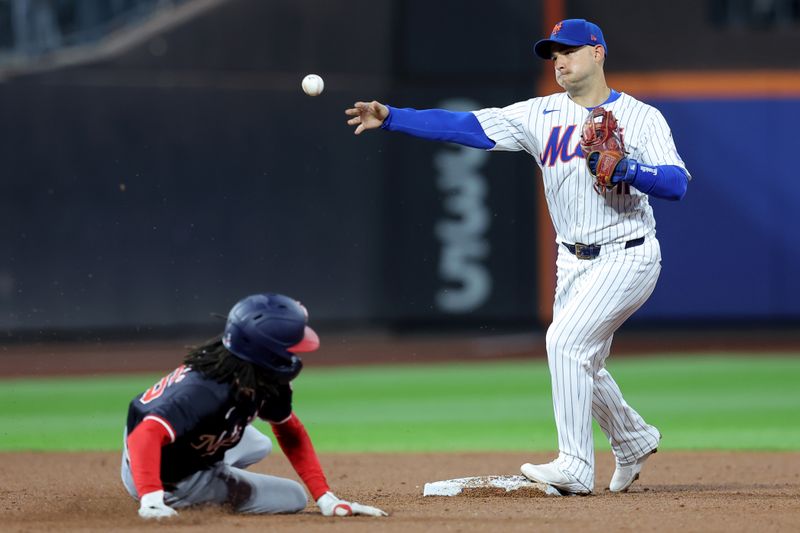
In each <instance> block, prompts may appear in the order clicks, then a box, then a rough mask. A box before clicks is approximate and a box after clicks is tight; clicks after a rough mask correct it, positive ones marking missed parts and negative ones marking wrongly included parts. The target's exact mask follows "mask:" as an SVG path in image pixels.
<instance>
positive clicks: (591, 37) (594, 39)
mask: <svg viewBox="0 0 800 533" xmlns="http://www.w3.org/2000/svg"><path fill="white" fill-rule="evenodd" d="M589 38H590V39H591V40H593V41H594V42H597V37H595V35H594V33H590V34H589Z"/></svg>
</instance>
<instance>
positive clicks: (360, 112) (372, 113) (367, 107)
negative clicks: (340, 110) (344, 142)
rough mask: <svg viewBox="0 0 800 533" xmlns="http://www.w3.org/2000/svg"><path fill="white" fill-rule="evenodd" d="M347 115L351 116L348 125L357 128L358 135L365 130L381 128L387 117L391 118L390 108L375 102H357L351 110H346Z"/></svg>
mask: <svg viewBox="0 0 800 533" xmlns="http://www.w3.org/2000/svg"><path fill="white" fill-rule="evenodd" d="M344 114H345V115H348V116H351V117H353V118H351V119H350V120H348V121H347V123H348V124H349V125H351V126H356V131H355V132H354V133H355V134H356V135H359V134H360V133H361V132H363V131H364V130H373V129H375V128H380V127H381V124H383V121H384V120H386V117H388V116H389V108H388V107H386V106H385V105H383V104H382V103H380V102H378V101H377V100H373V101H372V102H356V103H355V104H353V107H351V108H350V109H345V111H344Z"/></svg>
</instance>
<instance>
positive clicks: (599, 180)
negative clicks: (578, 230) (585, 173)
mask: <svg viewBox="0 0 800 533" xmlns="http://www.w3.org/2000/svg"><path fill="white" fill-rule="evenodd" d="M581 150H582V151H583V155H584V156H585V157H586V166H587V167H588V168H589V172H590V173H591V174H592V176H594V177H595V179H596V182H595V189H596V190H598V192H602V191H603V190H604V189H606V188H610V187H613V186H614V184H615V183H617V182H619V181H621V180H622V178H624V176H625V175H626V173H625V171H626V170H627V165H625V171H623V172H622V175H619V172H617V169H618V166H619V165H620V162H622V161H624V160H625V143H624V141H623V139H622V129H621V128H620V127H619V125H618V124H617V119H616V118H614V113H613V112H611V111H607V110H605V109H604V108H602V107H596V108H594V109H593V110H592V112H591V113H589V116H588V117H586V121H585V122H584V123H583V128H582V132H581ZM620 170H623V169H622V168H620ZM615 175H616V179H615Z"/></svg>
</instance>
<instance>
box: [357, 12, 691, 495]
mask: <svg viewBox="0 0 800 533" xmlns="http://www.w3.org/2000/svg"><path fill="white" fill-rule="evenodd" d="M534 51H535V53H536V55H538V56H539V57H541V58H543V59H546V60H551V61H552V62H553V66H554V69H555V76H556V81H557V82H558V84H559V85H560V86H561V87H563V88H564V89H565V92H562V93H558V94H553V95H550V96H545V97H541V98H532V99H530V100H527V101H524V102H519V103H516V104H512V105H510V106H508V107H504V108H489V109H481V110H478V111H474V112H471V113H461V112H451V111H445V110H441V109H430V110H421V111H420V110H415V109H398V108H393V107H389V106H385V105H383V104H381V103H380V102H377V101H372V102H356V103H355V105H354V107H353V108H351V109H348V110H346V111H345V113H346V114H347V115H349V116H350V117H352V118H350V119H349V120H348V124H350V125H353V126H356V130H355V133H356V134H360V133H362V132H363V131H365V130H368V129H374V128H382V129H387V130H390V131H401V132H404V133H407V134H410V135H414V136H417V137H422V138H426V139H432V140H439V141H449V142H456V143H459V144H463V145H466V146H471V147H475V148H482V149H486V150H507V151H519V150H524V151H526V152H528V153H529V154H530V155H531V156H533V158H534V159H535V160H536V162H537V163H538V165H539V167H540V168H541V169H542V175H543V179H544V190H545V195H546V197H547V204H548V208H549V211H550V217H551V220H552V222H553V226H554V227H555V230H556V234H557V241H558V259H557V269H558V281H557V286H556V294H555V304H554V307H553V322H552V324H551V325H550V327H549V329H548V330H547V354H548V362H549V366H550V375H551V382H552V392H553V408H554V412H555V419H556V427H557V429H558V447H559V455H558V458H557V459H555V460H554V461H552V462H550V463H547V464H541V465H533V464H529V463H526V464H524V465H522V467H521V470H522V473H523V474H524V475H525V476H527V477H528V478H530V479H532V480H534V481H538V482H542V483H546V484H549V485H551V486H553V487H555V488H557V489H558V490H559V491H560V492H561V493H563V494H589V493H591V492H592V491H593V490H594V442H593V435H592V418H594V419H595V420H597V422H598V423H599V425H600V427H601V428H602V430H603V432H604V433H605V434H606V436H607V437H608V439H609V442H610V443H611V448H612V450H613V453H614V456H615V459H616V463H617V467H616V470H615V472H614V475H613V477H612V479H611V482H610V484H609V489H610V490H611V491H613V492H623V491H626V490H627V489H628V487H630V485H631V484H632V483H633V482H634V481H635V480H636V479H638V477H639V472H640V471H641V469H642V465H643V463H644V461H645V460H646V459H647V458H648V457H649V456H650V455H651V454H652V453H654V452H655V451H656V449H657V447H658V444H659V441H660V439H661V434H660V433H659V431H658V430H657V429H656V428H655V427H654V426H652V425H650V424H648V423H647V422H645V421H644V419H643V418H642V417H641V416H640V415H639V414H638V413H637V412H636V411H635V410H634V409H633V408H632V407H631V406H629V405H628V404H627V403H626V402H625V400H624V399H623V397H622V393H621V392H620V389H619V387H618V386H617V384H616V382H615V381H614V379H613V378H612V377H611V374H609V372H608V371H607V370H606V369H605V360H606V357H608V355H609V350H610V348H611V342H612V339H613V336H614V332H615V331H616V330H617V329H618V328H619V327H620V326H621V325H622V323H623V322H624V321H625V320H626V319H627V318H628V317H629V316H631V315H632V314H633V313H634V312H635V311H636V310H637V309H638V308H639V307H640V306H641V305H642V304H644V302H645V301H646V300H647V298H648V297H649V296H650V294H651V293H652V292H653V289H654V288H655V284H656V280H657V279H658V275H659V272H660V270H661V250H660V247H659V243H658V241H657V240H656V235H655V220H654V218H653V210H652V208H651V207H650V204H649V201H648V196H655V197H658V198H665V199H670V200H680V199H681V198H683V195H684V194H685V192H686V188H687V185H688V181H689V180H690V179H691V177H690V175H689V173H688V172H687V170H686V168H685V166H684V163H683V161H682V160H681V158H680V156H679V155H678V152H677V150H676V148H675V144H674V142H673V140H672V134H671V132H670V129H669V126H668V125H667V123H666V121H665V120H664V117H663V116H662V115H661V113H659V111H658V110H656V109H655V108H653V107H651V106H649V105H647V104H644V103H642V102H640V101H638V100H636V99H635V98H633V97H631V96H629V95H627V94H624V93H619V92H617V91H615V90H613V89H610V88H609V87H608V86H607V85H606V81H605V75H604V71H603V65H604V63H605V59H606V57H607V55H608V47H607V46H606V43H605V39H604V37H603V34H602V32H601V30H600V28H599V27H597V26H596V25H595V24H593V23H591V22H587V21H585V20H583V19H569V20H564V21H562V22H559V23H558V24H556V26H555V27H554V28H553V32H552V34H551V35H550V38H549V39H544V40H541V41H539V42H537V43H536V45H535V47H534ZM601 106H602V107H603V108H604V109H606V110H609V111H612V112H613V115H614V116H615V117H616V119H617V121H618V123H619V125H620V126H621V127H622V129H623V134H624V141H625V147H626V150H627V153H626V154H625V158H624V159H622V160H621V161H620V162H619V163H618V164H617V165H616V166H615V167H614V169H613V176H612V177H611V179H610V181H611V183H610V186H609V187H597V186H596V179H595V176H594V174H596V173H597V171H598V169H597V168H596V165H597V162H596V160H593V159H592V158H589V159H588V163H589V164H587V159H584V155H583V152H582V150H581V146H580V142H581V125H582V124H583V123H584V121H585V120H586V118H587V116H588V115H589V114H590V113H591V112H592V110H594V109H595V108H599V107H601Z"/></svg>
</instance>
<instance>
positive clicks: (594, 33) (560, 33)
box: [533, 19, 608, 59]
mask: <svg viewBox="0 0 800 533" xmlns="http://www.w3.org/2000/svg"><path fill="white" fill-rule="evenodd" d="M555 43H558V44H563V45H565V46H583V45H587V44H588V45H590V46H595V45H598V44H600V45H602V46H603V48H605V50H606V55H608V46H606V40H605V39H604V38H603V32H602V31H601V30H600V27H599V26H598V25H597V24H593V23H591V22H588V21H586V20H584V19H567V20H562V21H561V22H559V23H558V24H556V25H555V26H553V31H552V32H551V33H550V38H549V39H542V40H541V41H539V42H538V43H536V44H535V45H534V46H533V51H534V53H535V54H536V55H537V56H539V57H541V58H542V59H550V57H551V56H550V48H551V47H552V46H553V44H555Z"/></svg>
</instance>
